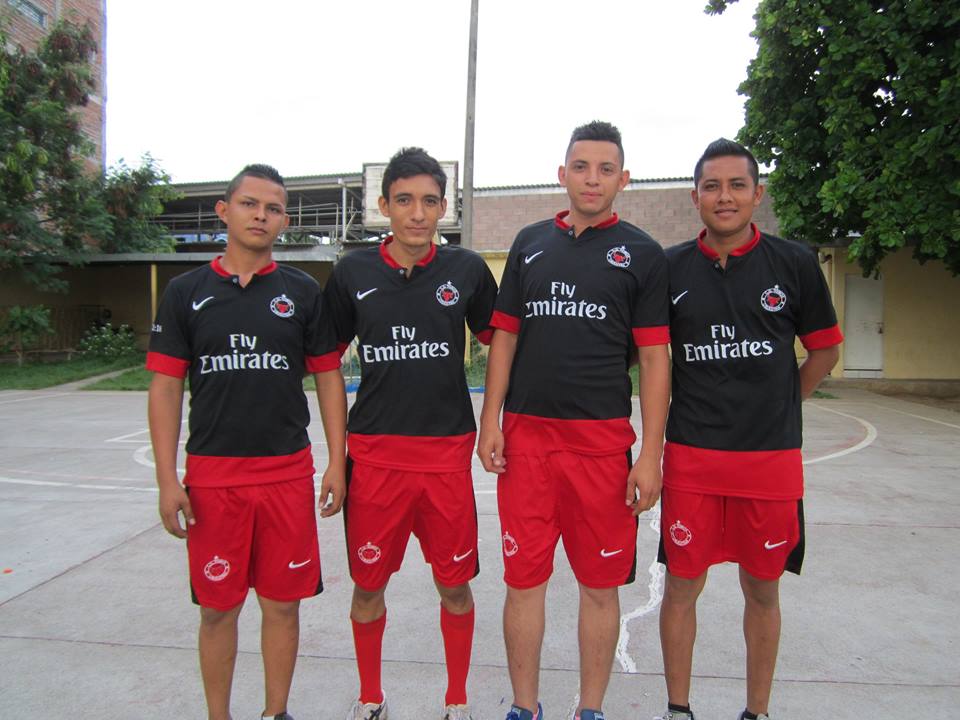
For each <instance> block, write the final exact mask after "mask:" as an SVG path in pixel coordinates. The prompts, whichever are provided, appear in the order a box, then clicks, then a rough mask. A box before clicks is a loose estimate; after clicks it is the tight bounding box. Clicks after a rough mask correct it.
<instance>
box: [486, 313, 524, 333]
mask: <svg viewBox="0 0 960 720" xmlns="http://www.w3.org/2000/svg"><path fill="white" fill-rule="evenodd" d="M490 327H492V328H494V329H498V330H506V331H507V332H509V333H513V334H514V335H519V334H520V318H518V317H514V316H513V315H507V314H506V313H504V312H500V311H499V310H494V311H493V317H491V318H490Z"/></svg>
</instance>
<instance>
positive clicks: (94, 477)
mask: <svg viewBox="0 0 960 720" xmlns="http://www.w3.org/2000/svg"><path fill="white" fill-rule="evenodd" d="M0 472H14V473H20V474H21V475H40V476H43V477H51V478H58V477H59V478H71V479H74V480H115V481H117V482H138V481H140V480H143V478H132V477H115V476H111V475H76V474H74V473H58V472H47V471H37V470H23V469H20V468H17V469H16V470H14V469H13V468H5V467H0Z"/></svg>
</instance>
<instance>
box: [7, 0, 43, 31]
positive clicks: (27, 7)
mask: <svg viewBox="0 0 960 720" xmlns="http://www.w3.org/2000/svg"><path fill="white" fill-rule="evenodd" d="M7 5H9V6H10V7H12V8H14V9H16V10H19V11H20V13H21V14H23V15H25V16H26V17H28V18H30V19H31V20H33V22H35V23H36V24H37V25H39V26H40V27H43V28H45V27H46V26H47V13H45V12H44V11H43V10H41V9H40V8H38V7H37V6H36V5H34V4H33V3H32V2H30V0H7Z"/></svg>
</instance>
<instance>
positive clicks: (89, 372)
mask: <svg viewBox="0 0 960 720" xmlns="http://www.w3.org/2000/svg"><path fill="white" fill-rule="evenodd" d="M143 360H144V356H143V355H134V356H125V357H119V358H113V359H110V360H105V359H103V358H95V357H90V358H87V357H80V358H76V359H74V360H66V361H62V362H50V363H25V364H24V365H23V366H22V367H18V366H17V365H16V364H13V363H10V364H3V365H0V390H39V389H41V388H48V387H53V386H55V385H62V384H64V383H69V382H74V381H76V380H83V379H84V378H88V377H93V376H94V375H102V374H103V373H107V372H112V371H114V370H123V369H124V368H129V367H133V366H135V365H142V364H143Z"/></svg>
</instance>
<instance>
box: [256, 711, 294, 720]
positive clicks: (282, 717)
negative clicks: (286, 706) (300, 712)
mask: <svg viewBox="0 0 960 720" xmlns="http://www.w3.org/2000/svg"><path fill="white" fill-rule="evenodd" d="M260 720H293V715H291V714H290V713H288V712H282V713H277V714H276V715H261V716H260Z"/></svg>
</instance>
